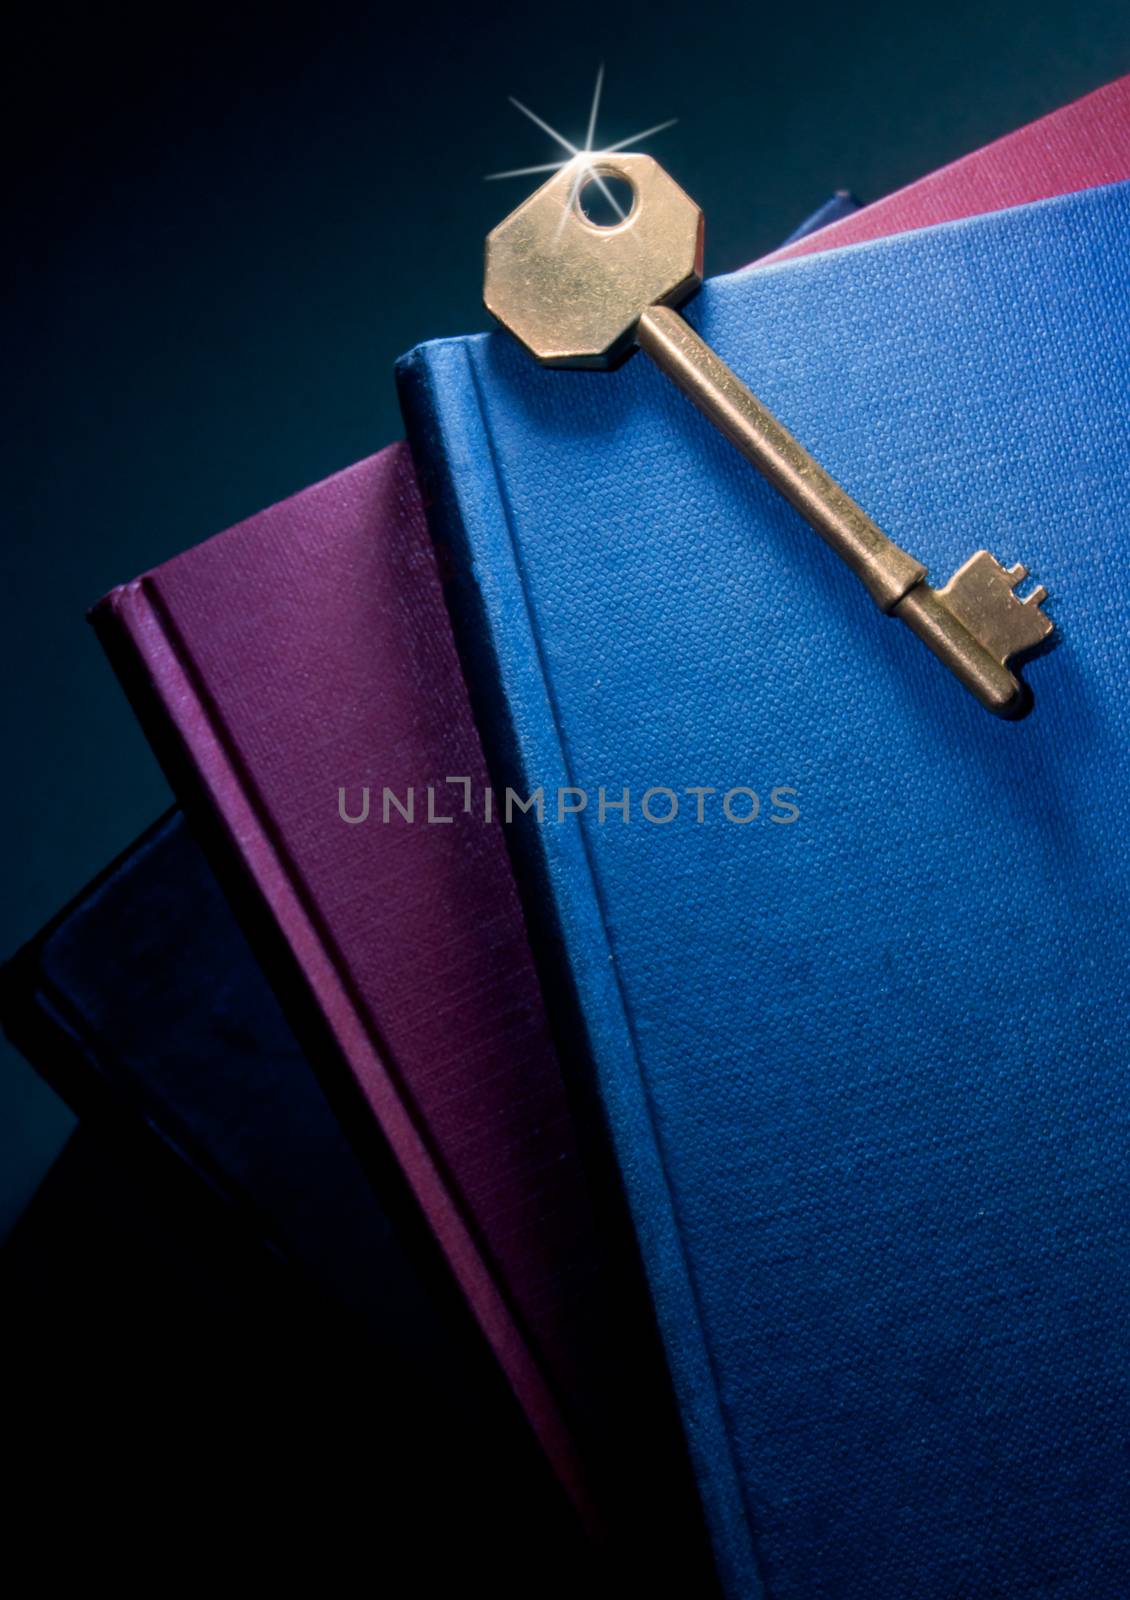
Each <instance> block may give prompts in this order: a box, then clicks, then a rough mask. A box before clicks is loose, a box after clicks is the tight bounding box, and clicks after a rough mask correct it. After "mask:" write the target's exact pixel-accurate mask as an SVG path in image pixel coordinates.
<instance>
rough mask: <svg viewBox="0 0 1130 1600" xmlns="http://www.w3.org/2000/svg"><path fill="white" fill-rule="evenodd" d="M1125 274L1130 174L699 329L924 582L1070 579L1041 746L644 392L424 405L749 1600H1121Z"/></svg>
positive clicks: (728, 461)
mask: <svg viewBox="0 0 1130 1600" xmlns="http://www.w3.org/2000/svg"><path fill="white" fill-rule="evenodd" d="M1128 238H1130V185H1128V184H1127V183H1125V182H1119V183H1115V184H1111V185H1107V186H1104V187H1100V188H1094V189H1089V190H1086V191H1082V192H1079V193H1076V194H1072V195H1069V196H1067V197H1064V198H1056V199H1050V200H1047V201H1042V202H1038V203H1035V204H1031V205H1024V206H1020V207H1017V208H1015V209H1012V210H1008V211H1004V212H1000V213H997V214H994V215H987V216H978V217H973V218H971V219H969V220H965V221H960V222H956V223H952V224H947V225H942V226H937V227H933V228H929V229H925V230H922V231H918V232H913V233H907V234H904V235H901V236H899V237H897V238H892V239H887V240H881V241H877V242H875V243H871V244H867V245H861V246H858V247H855V248H848V249H843V250H838V251H834V252H829V253H827V254H823V255H814V256H811V257H808V258H805V259H803V260H800V261H795V262H786V263H783V264H781V265H778V266H774V267H769V268H763V269H751V270H747V271H745V272H742V273H738V274H735V275H733V276H731V277H729V278H725V279H719V280H715V281H713V282H710V283H708V284H707V285H706V286H705V288H704V289H703V291H702V292H701V294H700V295H699V296H698V297H697V298H696V299H695V300H694V301H693V302H692V303H691V305H690V306H689V307H688V310H687V315H688V317H689V319H690V321H691V322H692V323H693V324H694V326H695V327H696V328H697V329H698V331H699V332H700V333H701V334H702V336H703V337H704V338H705V339H706V340H707V341H708V342H709V343H710V344H711V345H712V346H713V347H714V348H715V349H716V350H718V351H719V353H720V354H721V355H722V356H723V357H724V358H725V359H726V360H728V361H729V362H730V364H731V365H732V366H733V367H734V369H735V370H736V371H737V372H738V373H739V374H740V375H742V376H743V377H744V378H746V379H747V381H749V382H750V383H751V385H752V386H753V387H754V389H755V390H756V392H757V393H758V394H759V395H760V397H761V398H762V399H763V400H765V401H766V402H767V403H768V404H769V405H770V406H771V408H772V409H773V410H774V411H775V412H776V413H777V414H778V415H779V416H780V417H781V418H782V419H783V420H784V421H785V422H786V424H787V425H788V426H789V427H790V428H791V429H792V430H793V431H794V432H795V433H796V435H797V436H798V437H799V438H800V439H801V441H802V442H803V443H804V444H805V445H806V446H807V447H808V448H809V449H810V450H812V452H813V453H814V454H815V455H816V457H817V459H818V460H820V461H821V463H822V464H823V465H825V466H826V467H827V468H828V469H829V470H830V471H831V472H832V473H833V474H834V475H835V476H836V477H837V478H838V479H839V480H840V481H841V482H842V483H843V484H844V485H845V487H846V488H847V490H848V491H849V493H851V494H852V495H853V496H854V497H855V498H856V499H857V500H858V501H859V502H860V503H861V504H862V505H863V506H865V507H866V508H867V509H868V511H869V512H870V513H871V514H872V515H873V516H874V517H875V518H876V520H877V521H878V522H879V524H880V526H882V527H883V528H884V529H886V530H887V531H889V532H890V533H891V534H892V536H893V537H895V538H897V539H898V540H899V541H900V542H901V543H904V544H905V545H906V546H907V547H908V548H909V549H910V550H911V551H912V552H913V553H914V554H915V555H917V556H918V557H919V558H920V559H922V560H923V561H925V562H926V563H927V565H928V567H929V569H930V572H931V574H932V576H933V577H934V579H935V581H937V582H941V581H943V580H944V579H945V578H946V577H948V576H949V574H950V573H951V572H952V571H954V570H955V569H956V568H957V567H958V566H959V565H960V564H961V562H963V561H964V560H965V559H966V557H967V556H968V555H970V554H971V553H972V552H973V551H974V550H975V549H977V548H979V547H982V546H985V547H988V548H990V549H991V550H992V551H993V552H994V553H995V554H996V555H997V556H998V557H999V558H1001V559H1002V560H1004V561H1005V562H1006V563H1011V562H1013V561H1020V560H1022V561H1024V562H1025V563H1027V564H1028V565H1029V566H1030V568H1031V569H1032V572H1033V575H1034V577H1035V578H1037V579H1038V580H1039V581H1041V582H1044V583H1046V584H1047V585H1048V587H1049V588H1050V589H1051V591H1052V599H1051V601H1050V602H1049V607H1050V610H1051V612H1052V615H1053V616H1054V617H1055V620H1056V622H1057V626H1058V629H1059V634H1060V642H1059V645H1058V648H1057V649H1056V650H1055V651H1054V652H1052V653H1051V654H1050V655H1048V656H1047V657H1046V658H1045V659H1042V660H1040V661H1038V662H1036V663H1035V664H1034V665H1033V666H1032V667H1031V668H1030V670H1029V676H1030V680H1031V682H1032V684H1033V686H1034V690H1035V695H1036V701H1037V704H1036V710H1035V712H1034V714H1033V715H1032V716H1031V717H1030V718H1028V720H1027V721H1025V722H1023V723H1021V724H1019V725H1006V724H1002V723H999V722H997V721H996V720H995V719H993V718H991V717H990V716H988V715H987V714H986V713H985V712H984V711H982V710H981V709H980V708H979V707H978V706H977V705H976V704H975V702H974V701H973V700H972V699H971V698H970V697H969V696H968V695H967V694H965V693H964V691H963V690H961V689H960V687H959V686H958V685H957V684H956V683H955V682H954V680H953V679H952V678H951V677H950V676H949V675H948V674H947V673H946V672H945V671H944V670H942V669H941V668H940V666H939V665H938V663H937V662H936V661H934V660H933V658H932V657H930V656H929V655H928V654H927V653H926V652H925V651H924V650H923V649H922V647H921V645H920V644H919V643H918V641H916V640H915V639H913V638H912V637H911V636H910V635H909V634H908V633H907V632H906V631H905V630H904V629H901V628H899V627H898V626H897V625H894V624H892V623H891V622H890V621H888V620H887V619H885V618H883V617H881V616H880V615H879V614H878V612H877V611H876V610H875V609H874V608H873V607H872V606H871V604H870V602H869V601H868V599H867V598H866V596H865V595H864V593H863V592H862V590H861V589H860V587H859V586H858V584H857V583H856V582H855V580H854V579H853V578H852V577H851V575H850V574H849V573H848V572H847V571H846V569H845V568H844V567H843V566H842V565H841V564H840V563H838V562H837V560H836V559H835V558H834V557H833V556H832V555H831V553H830V552H829V551H827V550H826V549H825V547H824V546H823V545H822V544H821V542H820V541H819V539H818V538H816V536H815V535H814V534H812V533H811V531H810V530H808V529H807V528H806V527H805V526H804V525H803V523H802V522H801V521H800V519H799V518H798V517H797V516H796V514H795V513H794V512H792V511H791V509H790V508H789V507H788V506H787V505H786V504H785V503H784V502H783V501H782V500H781V499H780V498H779V497H778V496H777V495H776V494H775V492H774V491H773V490H772V489H771V488H770V487H769V486H768V485H767V484H766V483H765V482H764V481H762V480H761V479H760V478H759V476H758V475H757V473H756V472H754V471H753V470H752V469H751V468H750V467H749V465H748V464H747V463H746V462H745V461H743V460H742V459H741V458H740V457H739V456H738V455H737V453H736V452H735V451H734V450H733V449H732V447H731V446H730V445H729V444H728V443H727V442H726V441H725V440H724V439H723V438H722V437H721V436H720V435H719V434H718V433H717V432H715V431H714V430H712V429H711V428H710V426H709V425H708V424H707V423H706V422H705V421H704V420H703V419H702V418H701V417H700V416H699V415H698V414H697V413H696V412H695V411H694V410H693V409H692V408H691V406H690V405H689V404H688V403H687V402H686V400H685V399H684V398H683V397H682V396H681V395H680V394H679V393H678V392H677V391H676V390H675V389H674V387H673V386H672V385H671V384H669V383H667V382H666V381H665V380H664V378H663V377H662V376H661V375H660V374H659V373H658V372H657V371H655V370H654V369H653V368H651V367H650V366H649V364H648V363H647V362H646V361H645V360H644V359H642V358H637V359H635V360H633V361H631V362H629V363H628V365H627V366H626V367H624V368H623V369H622V370H621V371H619V372H617V373H614V374H600V373H596V374H592V373H560V372H552V371H544V370H541V369H539V368H538V367H537V366H536V365H535V364H534V363H533V362H532V361H531V360H530V359H529V357H528V356H526V355H525V353H524V352H523V351H522V350H520V349H519V348H518V347H517V345H516V344H514V343H513V342H512V341H510V340H509V339H507V338H506V337H504V336H502V335H497V334H496V335H490V336H482V337H478V338H471V339H462V340H451V341H442V342H437V343H433V344H430V345H424V346H422V347H421V348H420V349H419V350H417V351H416V352H414V353H413V354H412V355H411V356H410V357H409V358H407V359H406V361H405V363H404V364H403V367H402V372H401V382H402V392H403V396H404V401H405V408H406V416H407V420H408V423H409V433H410V437H411V438H412V440H413V443H414V446H415V447H416V450H417V455H418V460H419V463H420V467H421V470H422V472H424V474H425V484H426V489H427V492H428V493H429V495H431V496H433V497H434V507H433V525H434V531H435V535H436V538H437V540H438V542H439V544H440V546H441V552H442V553H441V560H442V562H443V564H444V567H445V569H446V570H449V571H450V573H451V579H450V585H449V589H450V599H451V604H452V608H453V614H454V616H455V620H456V630H457V635H458V637H459V639H460V645H461V650H462V655H463V661H464V667H465V671H466V673H467V676H468V679H469V682H470V683H471V685H472V691H473V695H474V700H475V705H476V711H477V714H478V716H479V721H480V726H481V728H482V730H483V732H484V737H485V740H486V746H487V749H488V751H489V755H490V766H491V773H492V779H493V782H494V787H495V789H496V791H498V792H499V793H501V792H502V790H503V788H504V787H505V786H507V785H509V786H512V787H513V789H514V790H515V791H516V792H517V793H518V794H519V795H520V796H522V797H529V796H530V795H531V794H533V793H534V792H535V791H536V790H539V789H540V790H542V791H543V793H544V796H545V798H546V805H547V811H546V815H545V820H544V822H539V821H538V820H537V817H536V812H535V811H533V810H532V811H530V812H528V813H516V815H515V819H514V824H513V826H514V830H515V834H516V838H515V849H516V851H517V853H518V857H519V859H520V860H521V861H522V862H523V863H524V866H525V874H524V877H523V882H524V885H525V888H526V894H527V909H528V915H529V917H530V920H531V927H532V930H533V935H534V938H535V943H536V945H537V948H538V950H539V953H540V956H541V959H542V960H543V962H544V963H546V965H547V970H552V969H553V968H554V966H556V969H557V971H558V973H559V974H560V973H562V972H563V973H564V974H565V975H566V976H567V979H568V983H569V985H570V986H571V991H572V996H573V997H574V999H575V1001H576V1007H577V1011H578V1013H579V1016H580V1019H581V1021H582V1023H583V1027H584V1032H585V1041H586V1047H587V1052H588V1055H589V1057H590V1061H591V1065H592V1069H593V1072H594V1075H595V1079H596V1082H597V1084H598V1087H599V1092H600V1095H601V1097H602V1101H603V1105H604V1108H605V1112H606V1115H607V1118H608V1122H609V1125H610V1128H611V1132H612V1137H613V1140H614V1142H615V1146H616V1149H617V1153H618V1157H619V1160H620V1164H621V1169H622V1171H623V1174H624V1179H625V1183H626V1187H627V1190H628V1193H629V1198H630V1201H631V1204H632V1207H633V1213H634V1217H635V1222H636V1227H637V1230H638V1233H639V1237H640V1241H641V1248H642V1251H643V1255H644V1259H645V1263H646V1266H647V1270H648V1274H649V1278H650V1282H651V1286H652V1291H653V1295H654V1300H655V1304H656V1310H657V1314H658V1317H659V1321H660V1325H661V1328H662V1333H663V1337H664V1341H665V1344H666V1348H667V1353H668V1359H669V1362H670V1365H671V1369H672V1373H673V1375H674V1380H675V1386H676V1390H677V1393H678V1396H679V1400H680V1404H681V1407H682V1411H683V1416H684V1421H685V1426H686V1432H687V1437H688V1440H689V1443H690V1448H691V1451H692V1455H693V1459H694V1462H695V1467H696V1471H697V1474H698V1481H699V1485H700V1489H701V1492H702V1496H703V1501H704V1504H705V1507H706V1512H707V1517H708V1521H709V1523H710V1526H711V1529H712V1534H713V1540H714V1549H715V1553H716V1557H717V1560H718V1565H719V1570H720V1573H721V1576H722V1580H723V1583H724V1586H725V1588H726V1589H727V1591H728V1593H729V1594H731V1595H733V1596H741V1597H743V1600H748V1597H750V1596H752V1595H756V1594H758V1593H761V1592H764V1593H765V1594H767V1595H768V1596H771V1597H772V1600H794V1597H795V1600H800V1597H802V1596H803V1597H805V1600H810V1597H811V1596H813V1595H825V1594H826V1595H836V1596H841V1595H843V1596H848V1595H852V1596H854V1595H864V1594H866V1595H867V1596H868V1597H869V1600H879V1597H884V1600H885V1597H890V1600H896V1597H898V1600H901V1597H904V1596H906V1595H908V1594H914V1595H916V1596H922V1597H926V1596H930V1597H937V1600H941V1597H943V1596H946V1597H948V1596H952V1595H957V1594H961V1595H966V1594H968V1595H990V1594H1001V1595H1005V1594H1007V1595H1009V1596H1013V1597H1015V1596H1033V1597H1034V1596H1036V1595H1040V1596H1045V1595H1048V1594H1051V1593H1054V1594H1055V1595H1057V1596H1073V1597H1078V1600H1099V1597H1102V1600H1116V1597H1117V1596H1121V1595H1122V1594H1123V1593H1124V1592H1125V1574H1126V1571H1127V1567H1128V1562H1130V1499H1128V1495H1127V1484H1126V1476H1125V1463H1124V1455H1123V1440H1124V1438H1125V1434H1126V1427H1127V1423H1128V1421H1130V1418H1128V1416H1127V1395H1126V1386H1125V1382H1124V1371H1125V1366H1126V1360H1127V1356H1128V1355H1130V1349H1128V1345H1127V1337H1126V1316H1125V1312H1126V1300H1127V1294H1128V1291H1130V1269H1128V1268H1127V1246H1128V1244H1130V1232H1128V1228H1127V1221H1126V1218H1127V1198H1128V1196H1127V1171H1128V1165H1127V1139H1128V1136H1130V1132H1128V1130H1130V1080H1128V1079H1127V1075H1126V1071H1125V1067H1126V1059H1127V1058H1126V1045H1125V1032H1126V1025H1127V1021H1128V1013H1127V1001H1128V998H1130V996H1128V992H1127V960H1126V957H1127V950H1126V927H1127V921H1128V917H1130V904H1128V898H1130V897H1128V894H1127V888H1128V885H1127V863H1126V853H1125V850H1124V847H1123V845H1122V843H1121V840H1122V834H1123V832H1124V830H1125V826H1126V814H1125V812H1126V796H1127V794H1128V793H1130V785H1128V782H1127V779H1128V776H1130V774H1128V771H1127V768H1128V757H1130V739H1128V735H1130V720H1128V712H1127V707H1126V701H1125V696H1124V693H1123V684H1124V681H1125V678H1126V676H1127V671H1128V668H1130V660H1128V656H1130V638H1128V633H1127V629H1126V626H1125V618H1124V616H1123V615H1122V611H1121V607H1122V598H1121V595H1120V593H1119V592H1118V588H1117V574H1118V573H1119V572H1120V570H1121V567H1122V564H1123V562H1124V560H1125V556H1126V517H1127V510H1126V508H1127V503H1128V500H1130V425H1128V419H1130V379H1128V374H1127V370H1126V363H1125V351H1126V348H1127V340H1128V336H1130V278H1128V275H1127V272H1126V268H1125V260H1126V247H1127V240H1128ZM707 787H709V789H710V790H711V793H710V794H709V795H707V796H703V795H702V792H701V791H702V790H703V789H704V788H707ZM601 790H604V792H605V794H606V797H607V798H608V799H609V800H610V801H614V802H622V800H623V797H624V796H625V794H627V795H628V796H629V797H630V803H631V807H632V809H631V813H630V817H629V815H628V814H626V813H625V811H624V810H623V809H619V810H609V811H608V812H607V814H606V815H605V816H604V817H603V818H602V817H601V815H600V811H599V801H598V796H599V794H600V791H601ZM649 791H650V792H651V794H652V798H651V802H650V804H651V810H652V812H653V813H654V818H655V820H650V821H649V820H648V817H647V813H646V809H644V807H645V805H646V802H645V796H646V795H647V793H648V792H649ZM696 791H697V794H696ZM729 791H734V798H732V799H731V811H732V813H733V815H732V816H731V815H730V814H729V813H728V812H727V811H726V809H725V798H724V797H725V796H726V795H727V793H728V792H729ZM562 794H564V795H565V796H566V797H567V798H566V801H565V809H564V813H563V812H562V810H561V809H560V808H559V805H558V804H556V803H555V797H558V796H560V795H562ZM582 795H583V796H585V797H586V799H587V803H586V801H585V800H582V798H581V797H582ZM755 796H756V798H755ZM676 804H677V806H678V813H677V815H674V816H672V814H671V813H672V811H673V808H674V806H675V805H676ZM700 804H701V807H702V809H701V810H700V809H699V807H700ZM755 813H756V814H755ZM700 818H701V820H700Z"/></svg>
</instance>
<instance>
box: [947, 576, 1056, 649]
mask: <svg viewBox="0 0 1130 1600" xmlns="http://www.w3.org/2000/svg"><path fill="white" fill-rule="evenodd" d="M1027 576H1028V569H1027V568H1026V567H1025V566H1023V565H1022V564H1021V563H1019V562H1017V564H1016V565H1015V566H1013V567H1010V568H1007V569H1006V568H1005V567H1003V566H1002V565H1001V563H1000V562H999V561H997V560H996V559H995V558H994V557H993V556H991V555H990V554H989V552H988V551H987V550H978V551H977V553H976V555H973V556H970V558H969V560H968V561H967V562H966V563H965V565H964V566H962V567H959V568H958V570H957V571H956V572H955V573H954V575H953V577H952V578H951V579H950V581H949V582H948V583H947V584H946V586H945V588H943V589H939V590H938V599H939V600H940V601H941V603H942V604H943V605H944V606H945V607H946V609H947V610H948V611H949V612H950V613H951V615H952V616H954V617H956V618H957V620H958V621H959V622H960V623H961V625H962V627H964V628H965V629H966V631H967V632H968V633H970V634H971V635H972V636H973V638H974V639H976V640H977V642H978V643H979V644H980V645H981V646H982V647H983V648H984V649H986V650H987V651H988V652H989V654H990V655H991V656H992V657H993V659H994V660H995V661H999V662H1000V663H1001V664H1002V666H1007V665H1008V663H1009V662H1010V661H1013V660H1015V659H1017V658H1018V657H1021V656H1025V655H1028V654H1029V653H1030V652H1031V651H1033V650H1035V649H1036V648H1037V646H1038V645H1041V644H1042V643H1043V642H1044V640H1045V639H1046V638H1047V637H1048V635H1049V634H1050V633H1051V632H1052V629H1053V627H1054V624H1053V622H1052V620H1051V618H1050V617H1048V616H1045V614H1044V613H1043V612H1042V611H1041V610H1040V604H1041V602H1042V601H1044V600H1046V599H1047V590H1046V589H1044V588H1043V587H1042V586H1041V587H1037V588H1035V589H1033V591H1032V593H1031V594H1030V595H1029V596H1028V597H1027V599H1025V600H1021V599H1019V598H1018V596H1017V595H1016V593H1015V589H1016V585H1017V584H1018V583H1020V582H1021V580H1022V579H1024V578H1026V577H1027Z"/></svg>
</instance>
